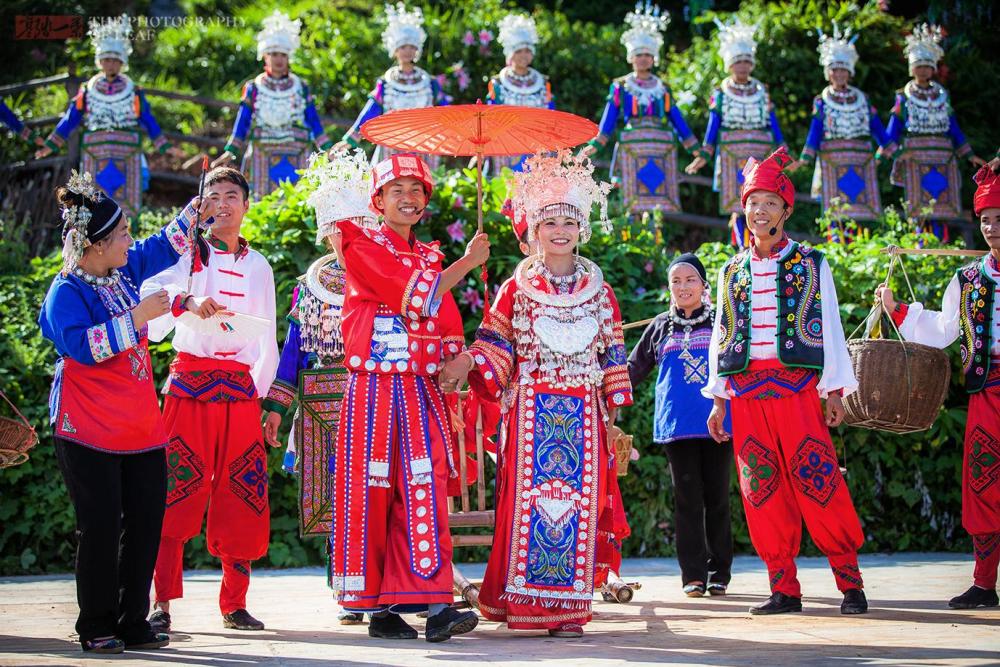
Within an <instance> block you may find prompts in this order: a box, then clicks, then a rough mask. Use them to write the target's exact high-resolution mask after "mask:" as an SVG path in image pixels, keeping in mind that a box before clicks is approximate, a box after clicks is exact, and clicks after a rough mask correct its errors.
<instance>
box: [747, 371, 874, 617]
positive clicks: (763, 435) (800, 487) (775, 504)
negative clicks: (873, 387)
mask: <svg viewBox="0 0 1000 667" xmlns="http://www.w3.org/2000/svg"><path fill="white" fill-rule="evenodd" d="M731 404H732V413H733V415H732V416H733V436H734V438H733V441H734V453H735V458H736V472H737V474H738V475H739V480H740V492H741V495H742V497H743V507H744V509H745V510H746V515H747V526H748V527H749V529H750V539H751V541H752V542H753V546H754V548H755V549H756V550H757V553H758V554H759V555H760V557H761V558H762V559H763V560H764V562H765V563H766V564H767V571H768V575H769V577H770V583H771V591H772V592H781V593H785V594H786V595H792V596H796V597H799V596H801V589H800V587H799V581H798V578H797V577H796V569H795V557H796V556H797V555H798V553H799V546H800V543H801V541H802V522H803V521H805V524H806V528H807V529H808V530H809V535H810V536H811V537H812V539H813V542H815V543H816V546H817V547H819V549H820V551H822V552H823V553H824V554H826V556H827V558H828V559H829V561H830V567H831V568H832V569H833V573H834V578H835V579H836V582H837V588H839V589H840V590H841V591H845V590H848V589H850V588H861V587H862V586H863V583H862V580H861V571H860V570H859V568H858V558H857V550H858V548H859V547H860V546H861V544H862V543H863V542H864V535H863V533H862V531H861V522H860V521H859V520H858V515H857V512H856V511H855V510H854V503H853V502H852V501H851V494H850V492H849V491H848V489H847V484H846V483H845V482H844V479H843V477H842V476H841V474H840V468H839V466H838V464H837V454H836V452H835V451H834V448H833V443H832V441H831V439H830V432H829V430H828V429H827V427H826V423H825V422H824V419H823V410H822V406H821V405H820V400H819V394H817V392H816V389H815V387H814V386H808V387H807V388H805V389H802V390H800V391H797V392H789V393H788V394H787V395H785V396H784V397H781V398H749V397H742V398H741V397H734V398H733V399H732V401H731Z"/></svg>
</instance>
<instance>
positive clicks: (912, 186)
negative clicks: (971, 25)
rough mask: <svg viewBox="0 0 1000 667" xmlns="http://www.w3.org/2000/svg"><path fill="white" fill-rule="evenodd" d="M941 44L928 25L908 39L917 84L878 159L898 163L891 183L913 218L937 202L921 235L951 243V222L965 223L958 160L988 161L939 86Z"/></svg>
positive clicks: (898, 109) (902, 95) (905, 94)
mask: <svg viewBox="0 0 1000 667" xmlns="http://www.w3.org/2000/svg"><path fill="white" fill-rule="evenodd" d="M942 38H943V36H942V34H941V28H940V27H939V26H936V25H928V24H926V23H923V24H921V25H918V26H917V27H916V28H914V29H913V33H912V34H910V35H907V37H906V48H905V52H906V59H907V62H908V63H909V66H910V75H911V76H912V77H913V79H912V80H910V81H909V82H907V84H906V85H905V86H903V88H902V90H900V91H899V92H897V93H896V103H895V105H894V106H893V107H892V115H891V116H890V118H889V127H888V129H887V130H886V132H887V137H886V138H887V140H888V142H890V143H887V145H886V147H885V148H884V149H880V150H879V151H878V154H879V156H884V157H892V158H894V159H893V162H892V174H891V176H890V180H891V181H892V184H893V185H898V186H902V188H903V196H904V197H905V198H906V202H907V203H908V204H909V206H910V210H911V212H912V213H913V215H917V216H920V215H922V214H921V211H922V210H923V209H925V208H927V207H929V206H931V200H932V199H933V200H934V205H933V210H932V212H931V214H930V221H929V225H927V226H925V227H924V228H923V229H922V230H921V231H930V232H933V233H934V234H935V235H936V236H937V237H938V238H940V239H943V240H945V241H947V240H948V225H947V220H948V219H949V218H960V217H962V198H961V177H960V176H959V174H958V162H957V160H956V157H964V158H967V159H968V160H969V162H971V163H972V164H974V165H976V166H977V167H978V166H982V165H983V164H984V161H983V160H982V159H981V158H979V157H978V156H976V154H975V153H973V151H972V147H971V146H969V144H968V143H967V142H966V141H965V135H964V134H963V133H962V130H961V129H960V128H959V127H958V121H957V120H956V119H955V112H954V111H953V110H952V108H951V102H950V97H949V95H948V91H947V90H946V89H945V88H944V86H942V85H941V84H940V83H938V82H937V81H934V75H935V74H936V73H937V66H938V61H940V60H941V58H943V57H944V49H942V48H941V40H942ZM897 147H898V150H897Z"/></svg>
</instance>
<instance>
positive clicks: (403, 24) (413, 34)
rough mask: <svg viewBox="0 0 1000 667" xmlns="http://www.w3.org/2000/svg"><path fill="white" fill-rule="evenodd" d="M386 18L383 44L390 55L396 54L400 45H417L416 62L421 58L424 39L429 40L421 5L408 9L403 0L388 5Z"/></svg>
mask: <svg viewBox="0 0 1000 667" xmlns="http://www.w3.org/2000/svg"><path fill="white" fill-rule="evenodd" d="M385 18H386V22H387V25H386V27H385V30H383V31H382V46H384V47H385V50H386V52H387V53H388V54H389V57H390V58H392V57H393V56H395V55H396V49H398V48H399V47H401V46H406V45H407V44H409V45H410V46H415V47H417V55H416V57H415V58H414V59H413V60H414V62H416V61H417V60H419V59H420V53H421V52H422V51H423V48H424V41H426V40H427V33H426V32H424V13H423V11H422V10H421V9H420V7H414V8H413V9H412V10H408V9H407V8H406V5H405V4H404V3H402V2H397V3H396V4H395V6H393V5H386V6H385Z"/></svg>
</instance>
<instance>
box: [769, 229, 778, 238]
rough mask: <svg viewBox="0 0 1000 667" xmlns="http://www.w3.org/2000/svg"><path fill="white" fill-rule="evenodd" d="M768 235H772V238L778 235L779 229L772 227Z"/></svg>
mask: <svg viewBox="0 0 1000 667" xmlns="http://www.w3.org/2000/svg"><path fill="white" fill-rule="evenodd" d="M767 233H768V234H769V235H771V236H774V235H775V234H777V233H778V228H777V227H771V228H770V229H769V230H767Z"/></svg>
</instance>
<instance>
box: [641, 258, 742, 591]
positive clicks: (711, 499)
mask: <svg viewBox="0 0 1000 667" xmlns="http://www.w3.org/2000/svg"><path fill="white" fill-rule="evenodd" d="M667 279H668V280H669V281H670V282H669V284H670V307H669V310H668V311H667V312H665V313H661V314H660V315H658V316H657V317H656V319H654V320H653V321H652V322H650V324H649V326H647V327H646V329H645V331H643V332H642V337H641V338H640V339H639V342H638V343H637V344H636V346H635V347H634V348H632V353H631V354H630V355H629V358H628V374H629V380H630V381H631V382H632V387H633V388H635V387H637V386H638V385H639V383H641V382H642V381H643V380H645V379H646V377H647V376H648V375H649V374H650V373H651V372H652V371H653V370H654V369H656V372H657V374H656V404H655V406H656V407H655V409H654V411H653V442H655V443H657V444H661V445H663V446H664V448H665V449H666V451H667V459H668V461H669V463H670V479H671V481H672V482H673V485H674V529H675V531H676V540H677V560H678V561H679V562H680V566H681V585H682V586H683V589H684V593H685V594H686V595H687V596H688V597H701V596H702V595H704V594H705V592H706V591H707V592H708V593H709V594H710V595H725V593H726V588H727V586H728V585H729V580H730V579H731V578H732V564H733V531H732V522H731V520H730V517H729V474H730V473H729V471H730V469H731V468H732V465H733V463H732V461H733V443H732V441H729V440H727V441H725V442H722V443H717V442H715V441H714V440H712V437H711V434H709V432H708V426H707V425H706V422H707V421H708V415H709V412H710V411H711V409H712V401H711V400H710V399H706V398H705V397H704V396H702V395H701V388H702V387H703V386H704V385H705V383H706V382H707V381H708V345H709V342H710V341H711V338H712V325H713V323H714V322H715V310H714V309H713V308H712V305H711V302H710V301H709V299H708V289H709V285H708V277H707V275H706V273H705V267H704V266H703V265H702V263H701V260H699V259H698V257H696V256H695V255H692V254H690V253H685V254H683V255H678V256H677V257H676V258H675V259H674V260H673V261H672V262H670V268H668V269H667ZM725 428H726V430H727V431H728V430H729V427H728V424H726V425H725Z"/></svg>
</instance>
